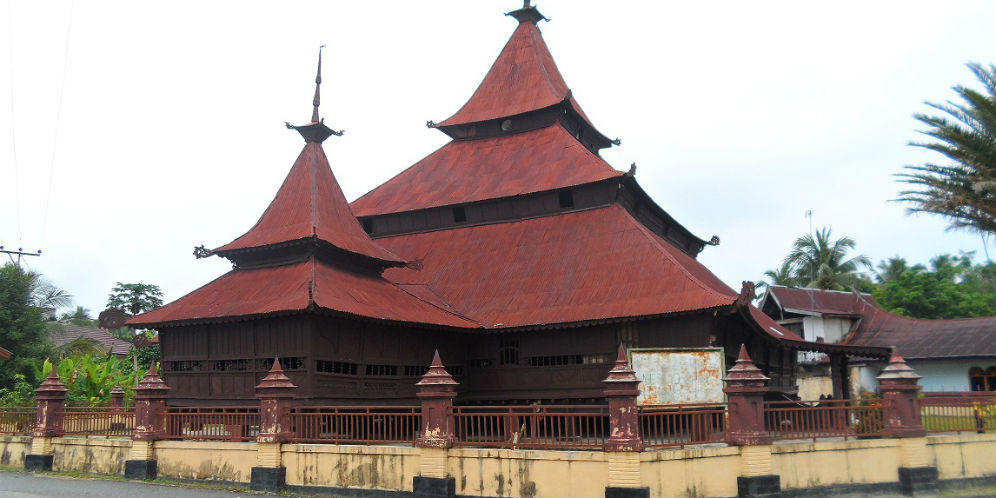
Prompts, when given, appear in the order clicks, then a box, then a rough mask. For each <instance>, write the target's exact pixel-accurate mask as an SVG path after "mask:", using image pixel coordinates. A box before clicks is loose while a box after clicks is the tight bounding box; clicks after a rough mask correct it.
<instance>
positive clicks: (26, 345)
mask: <svg viewBox="0 0 996 498" xmlns="http://www.w3.org/2000/svg"><path fill="white" fill-rule="evenodd" d="M39 278H40V277H39V275H38V274H37V273H34V272H27V271H24V270H23V269H21V268H20V267H19V266H17V265H14V264H10V263H8V264H5V265H4V266H3V267H0V346H2V347H4V348H6V349H7V350H9V351H10V352H11V353H12V356H11V358H10V359H9V360H6V361H0V388H13V387H14V384H15V383H16V382H17V380H16V375H17V374H20V375H22V376H24V377H28V376H30V374H31V370H32V369H31V363H32V361H33V360H34V359H37V358H44V357H45V356H46V355H48V354H50V352H51V350H52V345H51V342H50V341H49V340H48V336H47V333H46V330H45V323H46V319H45V312H44V310H43V309H42V308H40V307H38V306H36V303H37V301H36V300H35V299H34V296H33V294H32V293H33V291H34V290H35V289H36V288H37V283H38V281H39Z"/></svg>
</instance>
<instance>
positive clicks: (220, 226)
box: [0, 0, 996, 314]
mask: <svg viewBox="0 0 996 498" xmlns="http://www.w3.org/2000/svg"><path fill="white" fill-rule="evenodd" d="M519 6H521V3H520V2H518V1H516V0H501V1H487V2H484V1H473V2H469V1H465V0H464V1H457V0H450V1H431V2H429V1H426V2H416V1H397V2H373V1H366V2H356V1H352V2H342V1H321V2H279V3H278V2H271V3H263V2H247V1H237V2H235V1H233V2H203V1H198V2H189V1H172V2H155V3H152V2H135V1H121V2H109V1H99V2H98V1H85V0H79V1H76V2H75V3H73V2H71V1H69V0H60V1H47V2H36V1H31V0H13V1H8V2H6V3H5V4H3V5H0V17H2V18H3V20H2V21H0V31H2V32H3V34H2V35H0V244H2V245H5V246H7V247H8V248H11V247H18V246H21V247H24V248H25V249H26V250H36V249H39V248H40V249H43V251H44V255H43V256H42V257H40V258H30V259H28V260H27V261H26V262H27V263H28V264H29V266H30V267H31V268H33V269H35V270H38V271H40V272H42V273H43V274H44V275H45V276H46V277H47V278H48V279H50V280H51V281H53V282H54V283H56V284H57V285H59V286H61V287H63V288H65V289H67V290H68V291H69V292H71V293H72V294H73V295H75V296H76V300H77V304H80V305H83V306H85V307H87V308H90V309H91V310H93V311H94V314H96V312H98V311H99V310H101V309H103V308H104V305H105V304H106V296H107V293H108V291H109V290H110V288H111V287H112V286H113V285H114V283H115V282H118V281H121V282H145V283H154V284H157V285H160V286H161V287H162V288H163V290H164V291H165V293H166V297H167V300H168V301H169V300H173V299H176V298H178V297H180V296H182V295H183V294H185V293H187V292H189V291H191V290H193V289H195V288H196V287H199V286H200V285H203V284H205V283H207V282H208V281H210V280H211V279H213V278H215V277H217V276H219V275H221V274H222V273H224V272H225V271H227V269H228V268H229V266H228V264H227V262H226V261H225V260H221V259H220V258H211V259H209V260H194V258H193V256H192V255H191V252H192V249H193V246H194V245H198V244H205V245H206V246H207V247H217V246H219V245H222V244H224V243H226V242H228V241H230V240H232V239H234V238H236V237H238V236H239V235H241V234H242V233H244V232H245V231H246V230H247V229H248V228H249V227H251V226H252V224H253V223H254V222H255V221H256V219H257V218H258V217H259V215H260V214H261V213H262V212H263V209H265V207H266V206H267V204H268V203H269V201H270V200H271V199H272V197H273V194H274V193H275V192H276V189H277V187H278V186H279V185H280V182H281V181H282V180H283V178H284V175H285V174H286V173H287V171H288V169H289V167H290V165H291V163H292V162H293V161H294V159H295V157H296V156H297V154H298V152H299V151H300V149H301V147H302V145H303V142H302V140H301V139H300V137H299V136H298V134H297V133H295V132H293V131H289V130H286V129H285V128H284V126H283V122H284V121H291V122H292V123H297V124H303V123H305V122H306V121H308V118H309V117H310V113H311V96H312V91H313V78H314V69H315V57H316V52H317V47H318V46H319V45H320V44H326V45H328V48H327V51H326V57H325V64H324V78H325V84H324V85H323V87H322V89H323V99H322V102H323V105H322V111H323V112H322V115H323V116H325V117H326V118H327V119H326V122H327V123H328V124H330V125H331V126H332V127H333V128H336V129H339V128H344V129H345V130H346V135H345V136H343V137H341V138H336V137H332V138H331V139H329V140H328V141H326V142H325V147H326V152H327V153H328V155H329V157H330V160H331V162H332V167H333V171H334V172H335V174H336V176H337V177H338V179H339V183H340V184H341V185H342V188H343V190H344V191H345V193H346V196H347V197H348V198H349V199H355V198H356V197H359V196H360V195H362V194H363V193H365V192H366V191H368V190H370V189H372V188H373V187H375V186H377V185H379V184H380V183H382V182H384V181H385V180H387V179H388V178H390V177H392V176H393V175H395V174H397V173H398V172H400V171H401V170H403V169H404V168H406V167H408V166H409V165H411V164H412V163H414V162H415V161H417V160H418V159H420V158H422V157H423V156H425V155H427V154H429V153H430V152H432V151H433V150H435V149H436V148H438V147H440V146H442V145H443V144H444V143H446V141H447V140H446V138H445V136H444V135H443V134H442V133H440V132H439V131H438V130H428V129H426V128H425V121H426V120H429V119H432V120H435V121H440V120H442V119H445V118H446V117H448V116H449V115H451V114H452V113H453V112H455V111H456V110H457V109H458V108H459V107H460V105H462V104H463V102H464V101H466V99H467V98H468V97H469V96H470V94H471V93H472V92H473V90H474V89H475V88H476V86H477V84H478V83H479V82H480V80H481V78H483V76H484V74H485V72H486V71H487V69H488V67H490V65H491V63H492V62H493V60H494V58H495V57H496V56H497V54H498V52H499V50H500V49H501V47H502V46H503V45H504V43H505V41H506V40H507V38H508V36H509V35H510V34H511V33H512V31H513V29H514V27H515V21H514V20H512V19H509V18H505V17H503V16H502V13H503V12H506V11H509V10H513V9H515V8H518V7H519ZM538 6H539V8H540V10H541V11H542V12H543V13H544V14H545V15H546V16H547V17H549V18H551V19H552V22H549V23H541V25H540V28H541V29H542V31H543V34H544V36H545V39H546V41H547V44H548V45H549V46H550V49H551V51H552V52H553V55H554V57H555V59H556V61H557V63H558V66H559V68H560V70H561V72H562V73H563V74H564V77H565V79H566V80H567V82H568V85H570V86H571V88H572V89H573V92H574V95H575V97H576V98H577V100H578V101H579V102H580V104H581V106H582V107H583V108H584V110H585V111H586V113H587V114H588V116H589V117H591V118H592V120H593V121H594V123H595V125H596V126H597V127H598V128H599V129H600V130H601V131H602V132H604V133H605V134H606V135H608V136H609V137H619V138H621V139H622V140H623V144H622V146H621V147H613V148H612V149H610V150H607V151H603V154H602V155H603V157H605V159H606V160H607V161H609V163H610V164H612V165H613V166H615V167H616V169H620V170H626V169H627V168H628V167H629V164H630V163H631V162H636V163H637V165H638V172H637V179H638V180H639V182H640V184H641V185H642V186H643V187H644V189H646V190H647V191H648V192H649V193H650V194H651V196H652V197H653V198H654V199H655V200H656V201H657V202H658V203H659V204H660V205H661V206H662V207H663V208H664V209H665V210H667V211H668V212H669V213H670V214H671V215H673V216H674V217H675V218H676V219H677V220H679V222H681V223H682V224H684V225H685V226H686V227H687V228H688V229H690V230H691V231H692V232H693V233H695V234H697V235H699V236H700V237H702V238H705V239H708V238H709V237H710V236H711V235H713V234H717V235H719V236H720V238H721V239H722V244H721V245H720V246H719V247H708V248H706V250H705V251H704V252H703V254H702V255H701V256H700V260H701V261H702V262H703V263H705V264H706V266H708V267H709V268H710V269H711V270H712V271H713V272H715V273H716V274H717V275H718V276H719V277H720V278H722V279H723V280H724V281H726V282H727V283H728V284H729V285H731V286H732V287H734V288H736V289H739V288H740V281H742V280H747V279H750V280H757V279H760V278H761V276H762V273H763V272H764V270H766V269H770V268H775V267H776V266H778V264H779V263H780V262H781V259H782V258H783V257H784V256H785V254H786V253H787V252H788V250H789V248H790V247H791V244H792V240H793V239H794V238H795V237H796V236H799V235H801V234H803V233H805V232H806V231H807V230H808V221H807V220H806V218H805V216H804V213H805V211H806V210H809V209H812V210H813V213H814V226H816V227H819V226H824V225H829V226H832V227H833V230H834V233H835V234H846V235H850V236H852V237H853V238H855V239H856V241H857V244H858V250H859V251H860V252H861V253H864V254H866V255H868V256H869V257H871V258H872V259H873V260H874V261H876V262H877V261H879V260H881V259H885V258H887V257H890V256H893V255H896V254H899V255H902V256H904V257H906V258H907V259H908V260H910V261H911V262H926V261H927V260H928V259H929V258H930V257H932V256H934V255H937V254H940V253H948V252H950V253H956V252H957V251H959V250H975V251H977V252H978V256H979V257H980V259H981V256H982V243H981V241H980V239H979V237H978V236H976V235H970V234H967V233H962V232H949V231H945V227H946V223H945V222H944V221H942V220H940V219H939V218H936V217H931V216H917V217H910V216H906V215H905V214H904V210H903V207H902V206H901V205H899V204H896V203H891V202H889V200H890V199H893V198H895V197H896V195H897V192H898V190H899V189H900V185H899V184H897V183H895V181H894V178H893V177H892V175H893V174H895V173H898V172H900V171H901V168H902V166H903V165H905V164H911V163H918V162H922V161H924V160H926V159H930V156H929V155H928V154H927V153H925V152H924V151H920V150H918V149H916V148H912V147H908V146H907V145H906V143H907V142H908V141H910V140H915V139H917V134H916V132H915V130H917V129H920V126H919V125H918V123H917V122H915V121H914V119H913V118H912V116H911V115H912V114H913V113H914V112H919V111H925V110H926V108H925V106H924V105H923V104H922V102H923V101H925V100H930V101H934V102H939V101H943V100H947V99H951V98H953V97H954V94H953V92H952V91H951V89H950V87H951V86H953V85H955V84H959V83H960V84H974V79H973V76H972V75H971V73H970V72H969V71H968V69H967V68H965V67H964V64H965V63H966V62H969V61H979V62H983V63H986V64H988V63H992V62H993V61H994V60H996V2H992V1H959V2H910V1H904V2H867V1H860V2H859V1H853V2H851V1H836V2H818V3H817V2H799V1H793V2H636V1H630V2H627V1H618V0H617V1H607V0H602V1H597V2H596V1H590V2H583V1H577V0H573V1H568V0H544V1H540V2H538ZM70 26H71V29H69V28H70ZM11 28H12V29H11ZM67 33H69V35H68V40H69V41H68V44H67ZM67 47H68V56H67ZM64 63H65V66H64ZM64 67H65V72H64V71H63V68H64ZM11 74H13V77H11ZM63 75H65V78H64V80H63ZM63 81H64V85H63ZM60 88H64V91H60ZM12 92H13V93H12ZM60 96H61V101H62V105H61V111H60V106H59V101H60ZM11 108H12V109H13V112H11ZM15 146H16V156H17V157H16V173H15V167H14V147H15ZM50 171H51V172H53V173H52V175H51V176H50ZM15 177H16V179H17V181H16V182H15ZM50 182H51V194H50V195H49V184H50ZM15 185H16V186H15ZM18 198H19V202H17V199H18ZM46 211H47V212H48V215H47V218H46V215H45V213H46ZM18 214H19V216H18ZM18 218H19V219H20V222H19V223H18ZM46 220H47V221H46Z"/></svg>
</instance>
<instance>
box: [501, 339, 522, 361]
mask: <svg viewBox="0 0 996 498" xmlns="http://www.w3.org/2000/svg"><path fill="white" fill-rule="evenodd" d="M498 364H499V365H518V364H519V340H518V339H514V338H511V337H503V338H502V339H501V340H500V341H499V342H498Z"/></svg>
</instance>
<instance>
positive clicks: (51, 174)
mask: <svg viewBox="0 0 996 498" xmlns="http://www.w3.org/2000/svg"><path fill="white" fill-rule="evenodd" d="M75 6H76V1H75V0H73V1H71V2H69V21H68V23H67V26H66V50H65V51H64V52H63V59H62V82H61V83H60V84H59V104H58V107H57V108H56V111H55V134H54V136H53V138H52V160H51V162H50V163H49V167H48V193H47V194H46V195H45V214H44V216H43V217H42V233H41V244H40V245H41V246H43V247H44V246H45V233H46V232H47V230H48V210H49V206H50V205H51V204H52V183H53V179H54V178H55V155H56V152H57V151H58V145H59V129H60V128H61V126H60V123H61V122H62V97H63V95H65V93H66V73H67V68H68V66H69V40H70V38H71V37H72V34H73V11H74V10H75Z"/></svg>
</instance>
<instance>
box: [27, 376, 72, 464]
mask: <svg viewBox="0 0 996 498" xmlns="http://www.w3.org/2000/svg"><path fill="white" fill-rule="evenodd" d="M66 391H67V389H66V386H64V385H63V384H62V381H61V380H59V374H57V373H56V371H55V367H54V366H53V368H52V372H51V373H49V374H48V377H46V378H45V381H44V382H42V383H41V385H39V386H38V389H35V392H36V393H37V395H36V396H35V401H36V403H37V409H36V411H35V429H34V430H33V431H32V432H31V436H32V438H33V439H32V440H31V449H30V450H29V451H30V452H29V453H28V454H27V455H24V469H25V470H30V471H38V470H52V438H56V437H59V436H61V435H62V434H63V428H62V422H63V420H64V417H65V411H66Z"/></svg>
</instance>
